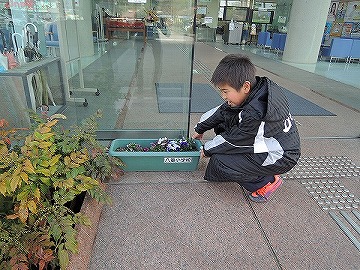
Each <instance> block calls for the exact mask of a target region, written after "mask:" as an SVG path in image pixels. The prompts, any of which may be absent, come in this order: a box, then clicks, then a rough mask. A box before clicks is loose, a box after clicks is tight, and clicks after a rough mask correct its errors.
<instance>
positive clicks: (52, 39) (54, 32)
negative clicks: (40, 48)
mask: <svg viewBox="0 0 360 270" xmlns="http://www.w3.org/2000/svg"><path fill="white" fill-rule="evenodd" d="M45 45H46V47H47V48H50V50H51V54H52V55H53V56H54V57H55V56H56V51H55V50H56V48H59V33H58V29H57V24H56V23H55V22H53V23H49V24H48V25H46V26H45Z"/></svg>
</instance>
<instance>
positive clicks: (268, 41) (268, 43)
mask: <svg viewBox="0 0 360 270" xmlns="http://www.w3.org/2000/svg"><path fill="white" fill-rule="evenodd" d="M271 43H272V40H271V38H270V33H269V32H265V48H271Z"/></svg>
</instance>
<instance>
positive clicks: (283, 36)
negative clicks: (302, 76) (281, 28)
mask: <svg viewBox="0 0 360 270" xmlns="http://www.w3.org/2000/svg"><path fill="white" fill-rule="evenodd" d="M286 36H287V35H286V34H280V42H279V50H280V51H284V49H285V43H286Z"/></svg>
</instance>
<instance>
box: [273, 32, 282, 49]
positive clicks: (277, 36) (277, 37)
mask: <svg viewBox="0 0 360 270" xmlns="http://www.w3.org/2000/svg"><path fill="white" fill-rule="evenodd" d="M279 48H280V33H273V37H272V42H271V49H272V50H275V51H278V50H279Z"/></svg>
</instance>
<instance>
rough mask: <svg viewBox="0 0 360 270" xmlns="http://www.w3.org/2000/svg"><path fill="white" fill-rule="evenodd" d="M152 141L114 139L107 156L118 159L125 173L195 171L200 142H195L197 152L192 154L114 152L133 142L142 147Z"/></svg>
mask: <svg viewBox="0 0 360 270" xmlns="http://www.w3.org/2000/svg"><path fill="white" fill-rule="evenodd" d="M154 141H156V140H154V139H116V140H113V141H112V143H111V145H110V149H109V154H110V155H111V156H113V157H118V158H120V159H121V160H122V161H123V162H124V163H125V164H126V167H125V168H124V170H125V171H131V172H134V171H195V170H196V169H197V165H198V163H199V159H200V147H201V143H200V141H198V140H196V146H197V147H196V148H197V151H192V152H126V151H115V150H116V149H117V148H119V147H125V146H126V145H127V144H128V143H130V142H134V143H137V144H140V145H141V146H143V147H146V146H149V145H150V143H151V142H154Z"/></svg>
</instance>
